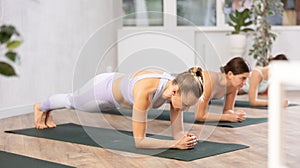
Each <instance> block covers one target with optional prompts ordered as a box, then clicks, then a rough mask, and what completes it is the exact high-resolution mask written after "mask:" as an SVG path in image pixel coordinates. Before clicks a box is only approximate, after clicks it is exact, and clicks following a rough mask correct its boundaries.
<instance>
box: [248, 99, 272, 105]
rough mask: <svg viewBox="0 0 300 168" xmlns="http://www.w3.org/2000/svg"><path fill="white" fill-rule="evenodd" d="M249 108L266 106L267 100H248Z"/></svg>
mask: <svg viewBox="0 0 300 168" xmlns="http://www.w3.org/2000/svg"><path fill="white" fill-rule="evenodd" d="M250 105H251V106H268V100H262V99H255V100H250Z"/></svg>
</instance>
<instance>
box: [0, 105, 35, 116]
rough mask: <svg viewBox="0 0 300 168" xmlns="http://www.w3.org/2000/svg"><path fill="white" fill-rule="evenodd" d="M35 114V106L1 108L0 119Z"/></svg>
mask: <svg viewBox="0 0 300 168" xmlns="http://www.w3.org/2000/svg"><path fill="white" fill-rule="evenodd" d="M32 112H33V104H27V105H21V106H13V107H5V108H0V119H2V118H8V117H13V116H17V115H21V114H28V113H32Z"/></svg>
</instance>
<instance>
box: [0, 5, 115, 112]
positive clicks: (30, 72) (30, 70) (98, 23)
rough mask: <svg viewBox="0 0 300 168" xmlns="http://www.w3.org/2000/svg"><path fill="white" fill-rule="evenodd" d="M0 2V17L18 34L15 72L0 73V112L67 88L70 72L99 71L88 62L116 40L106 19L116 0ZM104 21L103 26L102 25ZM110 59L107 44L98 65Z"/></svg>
mask: <svg viewBox="0 0 300 168" xmlns="http://www.w3.org/2000/svg"><path fill="white" fill-rule="evenodd" d="M0 6H1V7H0V10H1V11H0V12H1V13H0V14H1V17H0V19H1V20H0V21H1V23H7V24H13V25H14V26H15V27H16V28H17V30H18V31H19V32H20V34H21V35H22V38H23V40H24V43H23V44H22V45H21V47H20V48H19V49H18V53H19V54H20V55H21V65H20V66H18V67H17V68H18V72H19V77H12V78H6V77H3V76H0V118H1V116H2V117H3V116H4V115H5V114H4V113H7V112H8V111H9V109H11V108H14V107H19V109H20V110H22V107H26V108H25V109H28V108H29V106H31V105H32V104H33V103H34V102H37V101H40V100H41V99H44V98H46V97H47V96H50V95H52V94H54V93H61V92H70V91H72V86H73V85H74V84H73V78H74V77H73V76H76V78H78V79H80V78H82V81H83V82H84V81H85V80H87V78H88V77H89V76H92V75H93V74H94V73H95V72H96V71H99V70H97V69H95V68H94V67H96V66H95V60H99V57H101V52H103V50H104V49H103V48H102V49H99V47H100V48H101V46H108V45H109V44H110V43H112V42H115V41H116V40H117V33H116V30H117V28H118V26H119V24H117V23H111V21H112V20H113V18H115V17H117V16H119V14H120V11H121V0H114V1H110V0H0ZM108 23H110V26H109V31H107V29H105V28H103V27H105V25H107V24H108ZM101 27H102V29H101ZM103 29H105V33H104V32H103V31H101V30H103ZM97 32H98V33H97ZM99 32H101V33H99ZM95 34H96V35H95ZM94 36H98V37H99V36H101V38H100V39H98V40H96V41H95V40H93V39H95V38H94ZM91 39H92V40H93V42H95V43H94V45H93V46H92V47H90V46H88V45H91V43H90V41H91ZM97 46H98V47H97ZM87 49H89V50H90V51H88V52H87V51H86V50H87ZM86 54H88V55H86ZM116 59H117V56H116V48H112V51H111V52H110V55H109V58H107V59H106V60H105V61H104V62H103V63H102V64H101V65H102V66H105V67H106V65H110V66H114V65H115V64H116ZM78 60H83V61H81V62H82V63H80V65H78V64H77V61H78ZM84 60H85V61H84ZM98 69H105V68H103V67H100V68H99V67H98ZM75 71H76V72H75ZM100 71H101V70H100ZM78 72H82V73H78ZM85 72H86V73H85ZM74 73H75V74H74ZM77 84H78V85H79V83H77ZM28 105H29V106H28ZM27 112H30V111H27ZM21 113H24V112H21Z"/></svg>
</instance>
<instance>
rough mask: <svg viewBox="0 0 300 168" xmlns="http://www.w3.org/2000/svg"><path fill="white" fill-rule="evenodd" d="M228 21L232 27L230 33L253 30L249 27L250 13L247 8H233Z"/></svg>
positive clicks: (250, 21)
mask: <svg viewBox="0 0 300 168" xmlns="http://www.w3.org/2000/svg"><path fill="white" fill-rule="evenodd" d="M229 18H230V21H229V22H228V24H229V26H232V27H233V28H234V31H232V32H231V34H240V33H241V32H248V31H253V29H251V28H249V26H250V25H252V20H251V15H250V10H249V9H244V10H243V11H238V10H235V11H234V12H231V13H230V14H229Z"/></svg>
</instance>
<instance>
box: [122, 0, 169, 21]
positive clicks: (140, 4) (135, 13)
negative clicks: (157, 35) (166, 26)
mask: <svg viewBox="0 0 300 168" xmlns="http://www.w3.org/2000/svg"><path fill="white" fill-rule="evenodd" d="M123 12H124V14H125V17H124V19H123V26H163V0H123Z"/></svg>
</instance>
